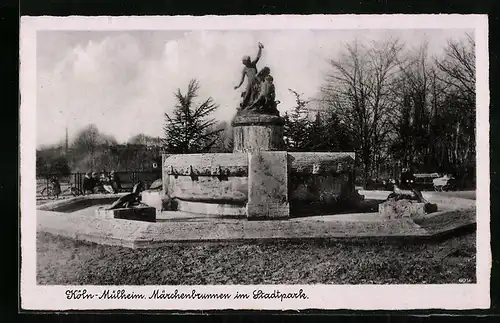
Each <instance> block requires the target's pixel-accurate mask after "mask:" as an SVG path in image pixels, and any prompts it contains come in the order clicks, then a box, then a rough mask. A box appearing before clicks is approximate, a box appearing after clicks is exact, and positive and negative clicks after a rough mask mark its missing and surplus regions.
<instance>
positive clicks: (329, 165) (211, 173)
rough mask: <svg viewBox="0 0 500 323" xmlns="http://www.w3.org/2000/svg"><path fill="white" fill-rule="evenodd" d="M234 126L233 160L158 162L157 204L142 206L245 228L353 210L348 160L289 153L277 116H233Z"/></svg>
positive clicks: (197, 157)
mask: <svg viewBox="0 0 500 323" xmlns="http://www.w3.org/2000/svg"><path fill="white" fill-rule="evenodd" d="M232 124H233V126H234V142H235V145H234V152H233V153H215V154H182V155H164V156H163V162H162V164H163V165H162V167H163V172H162V173H163V190H162V192H161V195H162V197H161V202H160V201H159V199H158V197H154V198H153V196H147V197H146V198H143V202H145V203H148V204H149V205H151V206H155V207H157V206H158V205H163V207H162V209H164V210H173V211H184V212H190V213H199V214H206V215H208V216H214V215H215V216H223V217H234V218H241V217H246V218H247V219H248V220H255V219H259V220H266V219H267V220H271V219H287V218H289V217H293V216H295V215H296V214H299V213H300V214H301V215H303V214H304V212H306V213H307V212H309V211H314V210H321V212H325V213H330V214H331V213H332V211H336V210H338V209H339V207H340V206H345V205H346V204H349V203H356V200H357V198H358V195H357V194H356V191H355V187H354V175H353V169H354V157H355V155H354V153H328V152H324V153H316V152H314V153H313V152H310V153H309V152H287V151H285V150H284V148H283V146H284V145H283V125H284V122H283V119H282V118H281V117H279V116H277V115H270V114H263V113H257V112H246V113H238V114H237V115H236V117H235V118H234V120H233V122H232ZM145 194H149V193H147V192H145ZM151 194H158V193H151ZM149 201H151V202H149ZM304 208H305V209H306V210H305V209H304ZM321 212H311V215H312V214H314V215H317V214H320V213H321Z"/></svg>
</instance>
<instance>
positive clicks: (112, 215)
mask: <svg viewBox="0 0 500 323" xmlns="http://www.w3.org/2000/svg"><path fill="white" fill-rule="evenodd" d="M96 215H97V216H100V217H103V218H108V219H123V220H135V221H144V222H156V209H155V208H154V207H150V206H138V207H133V208H123V209H114V210H107V209H104V208H101V209H97V210H96Z"/></svg>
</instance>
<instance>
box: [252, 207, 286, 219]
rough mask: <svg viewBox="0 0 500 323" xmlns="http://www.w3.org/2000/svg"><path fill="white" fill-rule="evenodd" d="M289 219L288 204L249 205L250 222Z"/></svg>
mask: <svg viewBox="0 0 500 323" xmlns="http://www.w3.org/2000/svg"><path fill="white" fill-rule="evenodd" d="M289 217H290V206H289V205H288V203H278V204H276V203H269V204H247V218H248V220H280V219H288V218H289Z"/></svg>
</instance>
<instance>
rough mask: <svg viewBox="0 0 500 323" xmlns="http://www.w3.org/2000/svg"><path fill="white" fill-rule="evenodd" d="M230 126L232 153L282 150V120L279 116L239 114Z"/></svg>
mask: <svg viewBox="0 0 500 323" xmlns="http://www.w3.org/2000/svg"><path fill="white" fill-rule="evenodd" d="M232 125H233V138H234V148H233V151H234V152H252V151H258V150H262V151H273V150H274V151H276V150H284V142H283V125H284V120H283V118H281V117H280V116H275V115H266V114H255V113H254V114H252V113H248V114H241V113H240V114H238V115H237V116H236V117H235V118H234V119H233V122H232Z"/></svg>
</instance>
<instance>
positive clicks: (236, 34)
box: [36, 29, 468, 147]
mask: <svg viewBox="0 0 500 323" xmlns="http://www.w3.org/2000/svg"><path fill="white" fill-rule="evenodd" d="M467 31H468V30H456V29H442V30H429V29H427V30H423V29H418V30H409V29H404V30H403V29H402V30H394V29H392V30H314V31H310V30H276V31H273V30H270V31H266V30H255V31H250V30H248V31H247V30H242V31H240V30H238V31H218V30H195V31H179V30H174V31H168V30H158V31H123V32H122V31H112V32H110V31H38V32H37V108H36V109H37V111H36V112H37V146H38V147H40V146H43V145H52V144H55V143H58V142H61V141H62V140H64V136H65V131H66V128H68V133H69V137H70V141H71V139H72V138H74V136H75V135H76V133H77V132H78V131H79V130H81V129H82V128H83V127H85V126H86V125H88V124H95V125H96V126H97V127H98V128H99V130H100V131H101V132H104V133H106V134H109V135H112V136H114V137H115V138H116V139H117V140H118V141H119V142H126V141H127V140H128V139H129V138H131V137H132V136H134V135H136V134H138V133H144V134H146V135H150V136H162V135H163V126H164V113H165V112H170V111H172V109H173V107H174V106H175V97H174V92H176V91H177V89H179V88H180V89H181V91H182V92H185V91H186V88H187V86H188V83H189V80H190V79H193V78H196V79H198V80H199V82H200V86H201V88H200V91H199V99H200V100H204V99H206V98H208V97H209V96H210V97H212V98H213V99H214V100H215V102H216V103H217V104H219V106H220V107H219V109H218V110H217V111H216V112H215V114H214V117H215V118H216V119H218V120H226V121H230V120H231V119H232V117H233V116H234V114H235V113H236V108H237V106H238V104H239V99H240V92H241V90H242V89H243V88H244V85H243V86H242V87H241V90H234V86H235V85H237V84H238V82H239V79H240V77H241V69H242V64H241V58H242V57H243V56H245V55H250V56H251V57H252V58H253V57H255V55H256V53H257V44H258V42H262V43H263V44H264V50H263V53H262V57H261V60H260V61H259V63H258V68H259V69H260V68H262V67H264V66H268V67H270V69H271V74H272V75H273V77H274V83H275V86H276V97H277V100H279V101H281V103H280V105H279V106H278V109H279V110H280V111H281V112H282V113H283V112H284V111H286V110H288V109H291V108H293V106H294V102H295V99H294V96H293V95H292V94H291V93H290V92H289V91H288V89H293V90H295V91H297V92H299V93H302V94H303V95H304V98H310V97H314V96H315V95H317V93H318V89H319V87H320V86H321V84H322V83H323V80H324V77H325V75H326V73H328V71H329V70H330V69H329V66H328V60H329V59H335V58H336V57H338V55H339V54H340V52H341V51H342V49H343V48H344V47H345V45H346V44H348V43H350V42H352V41H354V40H355V39H357V40H359V41H361V42H367V41H372V40H375V41H377V40H386V39H394V38H398V39H399V40H401V41H402V42H403V43H405V44H406V47H407V48H416V47H418V46H420V44H422V43H423V42H425V41H426V42H428V46H429V53H430V54H431V55H439V54H441V53H442V50H443V48H444V46H445V45H446V42H447V40H448V39H457V38H461V37H463V36H464V35H465V33H466V32H467Z"/></svg>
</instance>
